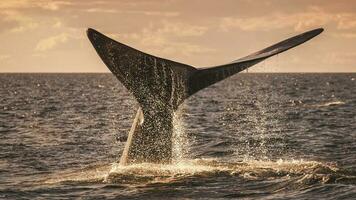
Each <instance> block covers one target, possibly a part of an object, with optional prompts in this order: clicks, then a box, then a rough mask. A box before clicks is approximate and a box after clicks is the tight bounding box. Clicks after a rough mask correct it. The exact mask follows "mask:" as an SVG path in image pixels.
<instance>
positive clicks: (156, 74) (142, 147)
mask: <svg viewBox="0 0 356 200" xmlns="http://www.w3.org/2000/svg"><path fill="white" fill-rule="evenodd" d="M322 31H323V29H321V28H319V29H315V30H312V31H308V32H305V33H303V34H300V35H297V36H294V37H292V38H289V39H287V40H284V41H282V42H279V43H277V44H274V45H272V46H270V47H267V48H265V49H262V50H260V51H258V52H256V53H253V54H250V55H248V56H246V57H243V58H240V59H238V60H235V61H233V62H231V63H227V64H224V65H218V66H213V67H206V68H195V67H193V66H190V65H187V64H183V63H179V62H175V61H172V60H168V59H164V58H160V57H157V56H153V55H150V54H147V53H144V52H142V51H139V50H137V49H134V48H132V47H129V46H127V45H125V44H122V43H120V42H117V41H115V40H113V39H111V38H109V37H107V36H105V35H103V34H101V33H99V32H98V31H96V30H94V29H91V28H89V29H88V31H87V35H88V37H89V40H90V41H91V43H92V44H93V46H94V48H95V50H96V51H97V53H98V55H99V56H100V57H101V59H102V60H103V62H104V63H105V65H106V66H107V67H108V68H109V69H110V71H111V72H112V73H113V74H114V75H115V76H116V77H117V79H118V80H119V81H120V82H121V83H122V84H123V85H124V86H125V87H126V88H127V89H128V90H129V91H130V92H131V93H132V94H133V96H134V97H135V99H136V100H137V101H138V103H139V104H140V108H139V110H138V112H137V115H136V118H135V120H134V124H133V125H132V128H131V130H130V133H129V137H128V141H127V143H126V146H125V150H124V153H123V155H122V157H121V161H120V163H121V164H128V163H135V162H155V163H169V162H170V161H171V158H172V133H173V113H174V111H175V110H177V109H178V107H179V105H180V104H181V103H183V101H184V100H185V99H187V98H188V97H189V96H191V95H193V94H194V93H196V92H198V91H199V90H201V89H204V88H206V87H208V86H210V85H212V84H214V83H217V82H219V81H221V80H224V79H225V78H227V77H230V76H232V75H234V74H236V73H238V72H240V71H243V70H245V69H247V68H249V67H251V66H253V65H255V64H257V63H259V62H261V61H263V60H265V59H267V58H269V57H271V56H274V55H276V54H279V53H282V52H284V51H286V50H288V49H290V48H293V47H295V46H298V45H300V44H302V43H304V42H306V41H308V40H310V39H311V38H313V37H315V36H317V35H319V34H320V33H321V32H322Z"/></svg>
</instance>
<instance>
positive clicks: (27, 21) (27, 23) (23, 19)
mask: <svg viewBox="0 0 356 200" xmlns="http://www.w3.org/2000/svg"><path fill="white" fill-rule="evenodd" d="M0 14H1V15H3V17H2V19H1V20H2V21H3V22H7V23H11V22H13V26H12V28H10V29H9V31H10V32H23V31H25V30H29V29H34V28H37V27H38V23H37V22H36V21H35V20H34V19H33V18H31V17H28V16H26V15H24V14H22V13H20V12H18V11H16V10H2V11H0Z"/></svg>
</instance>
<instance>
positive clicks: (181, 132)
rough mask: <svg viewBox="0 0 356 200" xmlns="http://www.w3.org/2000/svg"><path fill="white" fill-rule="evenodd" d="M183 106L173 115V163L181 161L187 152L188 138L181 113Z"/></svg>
mask: <svg viewBox="0 0 356 200" xmlns="http://www.w3.org/2000/svg"><path fill="white" fill-rule="evenodd" d="M183 113H184V108H180V109H178V110H177V111H176V112H174V116H173V137H172V143H173V148H172V151H173V152H172V161H173V163H174V164H179V163H181V162H183V161H184V160H185V159H186V158H187V157H186V156H187V155H188V152H189V149H190V148H189V147H190V143H189V138H188V136H187V134H186V132H185V126H184V121H183V118H182V115H183Z"/></svg>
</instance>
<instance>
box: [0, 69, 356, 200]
mask: <svg viewBox="0 0 356 200" xmlns="http://www.w3.org/2000/svg"><path fill="white" fill-rule="evenodd" d="M354 78H356V77H355V74H240V75H237V76H234V77H232V78H230V79H228V80H226V81H224V82H221V83H219V84H217V85H214V86H212V87H211V88H207V89H205V90H203V91H201V92H199V93H197V94H196V95H194V96H192V97H191V98H190V99H188V100H187V101H186V102H185V104H184V106H183V107H182V108H181V110H179V112H177V113H176V116H175V118H174V137H173V143H174V149H173V155H174V162H173V163H172V164H171V165H158V164H149V163H143V164H136V165H129V166H120V165H119V164H117V163H115V161H117V160H119V158H120V155H121V153H122V150H123V148H124V142H123V141H120V140H119V141H117V140H115V138H117V137H119V138H124V137H126V136H127V133H128V130H129V128H130V126H131V123H132V119H133V117H134V115H135V111H136V110H137V109H136V106H137V105H136V102H135V101H134V99H133V98H132V96H131V95H130V94H128V92H127V90H125V89H124V88H123V87H122V86H121V85H120V84H119V83H118V81H116V80H115V78H114V77H113V76H112V75H110V74H67V75H63V74H11V75H10V74H5V75H0V83H1V84H0V96H1V98H0V158H1V159H0V199H2V198H3V199H19V198H29V199H34V198H44V199H45V198H57V199H73V198H76V197H81V198H93V199H98V198H101V199H103V198H107V199H120V198H122V199H130V198H141V199H142V198H143V199H145V198H150V199H167V198H193V199H195V198H204V199H206V198H212V199H215V198H246V199H266V198H272V199H273V198H283V199H301V198H303V199H315V198H321V199H353V198H354V196H355V195H356V171H355V168H356V149H355V147H356V141H355V138H356V132H355V130H356V123H355V121H356V118H355V116H356V109H355V107H356V101H355V99H356V96H355V95H356V93H355V92H352V91H354V88H355V86H356V85H355V81H354Z"/></svg>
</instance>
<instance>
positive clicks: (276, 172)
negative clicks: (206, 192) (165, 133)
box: [43, 159, 356, 186]
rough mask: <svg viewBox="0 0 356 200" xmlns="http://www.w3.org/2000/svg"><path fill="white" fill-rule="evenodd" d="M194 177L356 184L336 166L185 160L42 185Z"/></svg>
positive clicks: (104, 168) (101, 169)
mask: <svg viewBox="0 0 356 200" xmlns="http://www.w3.org/2000/svg"><path fill="white" fill-rule="evenodd" d="M194 177H198V178H201V177H205V178H212V179H216V178H221V177H225V178H229V177H230V178H231V177H240V178H242V179H243V180H246V181H247V180H271V179H273V180H278V179H280V180H286V181H289V182H291V183H289V184H292V183H294V184H297V185H300V184H301V185H310V184H315V183H339V182H343V183H347V184H356V174H354V173H353V174H350V172H348V173H345V172H343V171H342V170H340V169H339V168H337V167H336V166H333V165H331V164H325V163H321V162H316V161H304V160H277V161H259V160H245V161H241V162H234V163H226V162H221V161H218V160H214V159H195V160H184V161H181V162H178V163H174V164H170V165H163V164H152V163H142V164H133V165H128V166H121V165H119V164H117V163H114V164H106V165H99V166H98V165H97V166H92V167H88V168H85V169H81V170H79V171H74V172H67V173H59V174H54V175H53V176H52V177H50V178H48V179H46V180H45V181H43V183H45V184H57V183H63V182H87V183H90V182H95V183H116V184H130V185H131V186H132V185H140V184H152V183H172V182H177V181H178V182H179V181H182V180H185V179H192V178H193V179H194Z"/></svg>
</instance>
